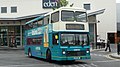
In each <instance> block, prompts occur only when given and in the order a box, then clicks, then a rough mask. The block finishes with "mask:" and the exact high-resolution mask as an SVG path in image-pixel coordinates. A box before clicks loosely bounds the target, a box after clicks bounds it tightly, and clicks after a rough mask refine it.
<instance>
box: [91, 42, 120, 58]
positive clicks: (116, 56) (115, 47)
mask: <svg viewBox="0 0 120 67" xmlns="http://www.w3.org/2000/svg"><path fill="white" fill-rule="evenodd" d="M111 49H112V52H111V53H110V54H109V57H111V58H115V59H120V55H118V54H117V46H116V45H115V44H112V45H111ZM100 50H102V51H103V50H105V48H102V49H92V48H91V52H92V51H100Z"/></svg>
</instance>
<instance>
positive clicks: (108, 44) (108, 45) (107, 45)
mask: <svg viewBox="0 0 120 67" xmlns="http://www.w3.org/2000/svg"><path fill="white" fill-rule="evenodd" d="M107 49H109V52H111V48H110V41H109V40H107V44H106V49H105V51H107Z"/></svg>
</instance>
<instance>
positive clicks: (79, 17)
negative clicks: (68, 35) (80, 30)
mask: <svg viewBox="0 0 120 67" xmlns="http://www.w3.org/2000/svg"><path fill="white" fill-rule="evenodd" d="M75 19H76V21H77V22H86V21H87V14H86V12H79V11H76V12H75Z"/></svg>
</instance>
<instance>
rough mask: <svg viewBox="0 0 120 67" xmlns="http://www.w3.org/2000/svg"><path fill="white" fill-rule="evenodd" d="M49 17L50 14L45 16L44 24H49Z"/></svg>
mask: <svg viewBox="0 0 120 67" xmlns="http://www.w3.org/2000/svg"><path fill="white" fill-rule="evenodd" d="M49 17H50V16H46V17H44V25H47V24H49Z"/></svg>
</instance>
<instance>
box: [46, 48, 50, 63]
mask: <svg viewBox="0 0 120 67" xmlns="http://www.w3.org/2000/svg"><path fill="white" fill-rule="evenodd" d="M46 60H47V61H49V62H50V61H51V52H50V50H47V53H46Z"/></svg>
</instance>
